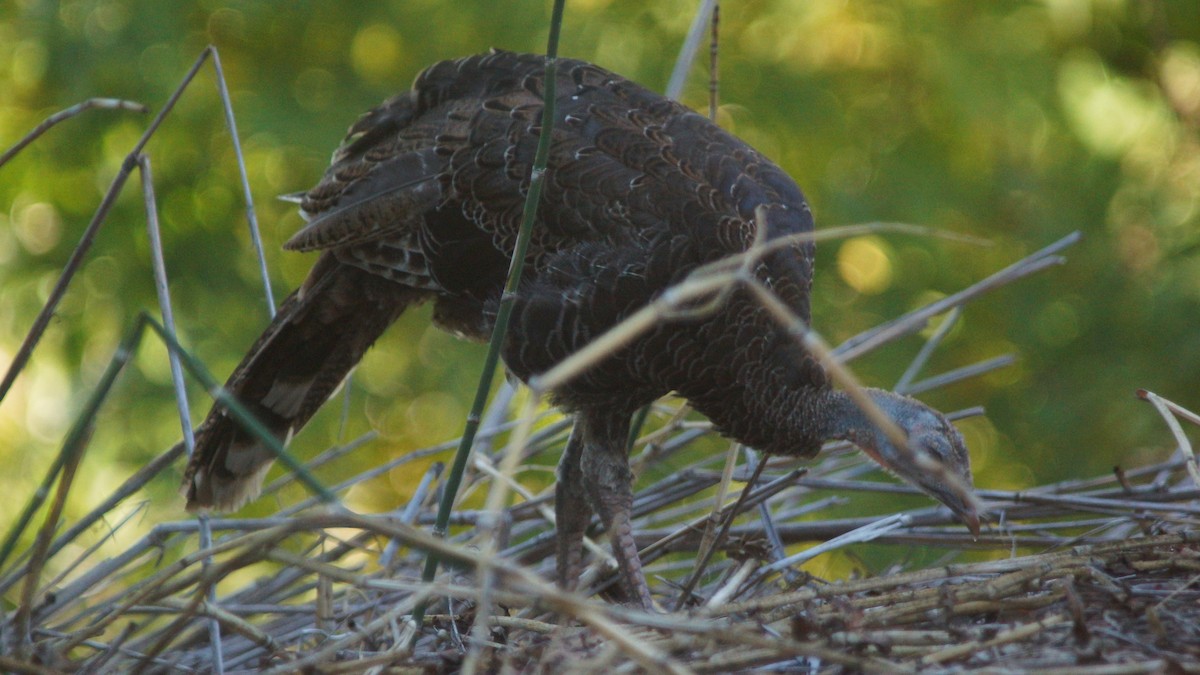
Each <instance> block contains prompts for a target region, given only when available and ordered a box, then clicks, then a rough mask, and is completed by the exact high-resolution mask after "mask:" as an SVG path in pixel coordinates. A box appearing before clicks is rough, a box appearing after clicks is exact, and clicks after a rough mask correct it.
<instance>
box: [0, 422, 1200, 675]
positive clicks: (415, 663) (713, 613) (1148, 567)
mask: <svg viewBox="0 0 1200 675" xmlns="http://www.w3.org/2000/svg"><path fill="white" fill-rule="evenodd" d="M673 412H675V411H673V410H672V409H670V408H669V407H667V406H665V405H663V406H660V408H659V410H658V411H656V417H662V418H666V419H667V422H666V423H665V424H663V425H662V426H661V427H659V428H657V429H655V430H654V431H653V432H651V433H650V434H649V436H648V437H647V438H643V439H641V440H640V441H639V443H638V445H637V447H638V450H637V453H636V454H637V458H638V459H639V460H643V461H644V462H646V463H649V462H662V461H666V460H669V459H670V458H675V459H676V460H678V458H677V456H676V453H678V452H679V451H681V450H682V449H684V448H686V447H687V446H689V445H690V444H692V443H694V442H695V440H696V439H697V438H699V437H701V436H703V435H706V434H709V433H711V432H710V431H708V430H707V429H706V428H704V425H703V424H697V423H696V422H694V421H693V422H689V421H687V419H686V418H685V417H683V416H681V415H673V414H672V413H673ZM563 427H564V425H563V424H561V423H551V424H550V425H549V426H546V427H544V428H543V429H542V430H541V431H540V432H539V433H538V434H535V435H534V436H533V437H532V438H531V439H530V443H529V445H528V452H530V453H538V452H541V451H542V450H545V449H547V448H550V447H553V446H555V445H557V444H559V443H561V440H562V435H563ZM486 431H487V430H485V432H486ZM443 449H444V447H443V448H432V449H430V450H431V451H434V450H443ZM339 450H341V449H334V451H333V452H334V453H337V452H338V451H339ZM168 454H170V453H168ZM176 454H177V452H176ZM420 454H423V453H416V456H419V455H420ZM412 457H413V455H410V456H407V457H404V458H400V459H398V460H397V463H400V462H404V461H408V460H410V459H411V458H412ZM493 459H495V457H493V456H491V455H481V456H479V457H477V459H476V460H475V462H474V468H475V470H474V471H472V472H470V473H469V475H468V487H469V488H471V489H474V490H486V489H488V488H490V487H491V484H492V483H493V482H495V481H496V480H498V479H499V478H503V476H501V475H500V474H498V473H497V472H496V471H495V470H493ZM723 461H724V458H723V457H721V456H717V457H712V458H709V459H708V460H705V461H703V462H700V463H699V464H697V465H695V466H693V467H690V468H688V469H685V470H683V471H678V472H676V473H674V474H673V475H671V477H670V478H667V479H664V480H662V481H659V482H658V483H657V484H654V485H647V486H644V487H643V488H642V489H641V490H640V491H639V492H638V494H637V497H636V504H635V512H636V513H637V521H636V524H637V531H638V533H639V534H638V540H639V544H640V545H641V547H642V549H643V551H644V552H645V557H646V560H647V563H648V572H649V576H650V579H651V585H652V587H653V588H654V590H655V593H656V595H657V597H658V599H659V600H660V602H661V603H662V604H663V605H664V606H667V607H669V606H673V605H674V604H675V603H676V602H677V601H679V600H680V598H679V584H680V583H682V580H683V579H684V578H685V577H686V576H687V573H688V572H690V571H691V570H692V569H693V567H694V566H695V564H696V562H695V561H696V559H697V558H696V550H697V547H698V545H699V542H700V540H701V539H702V537H703V532H704V528H705V525H706V523H708V522H709V516H710V514H711V512H712V511H713V504H712V499H711V494H712V490H711V489H710V488H713V487H714V486H717V485H718V484H719V483H720V482H721V481H722V475H723V472H722V471H721V470H720V469H719V464H715V463H721V462H723ZM166 464H167V463H166V462H162V463H160V464H159V465H158V468H162V467H164V466H166ZM864 466H865V465H864V464H863V463H862V460H861V459H860V457H859V455H858V453H856V452H854V451H852V450H849V449H847V448H831V449H829V450H827V452H826V453H824V454H823V456H822V458H821V459H820V460H819V461H818V462H816V463H814V464H812V465H810V466H808V467H805V468H806V469H807V472H806V473H804V474H803V475H801V476H799V477H797V476H798V473H799V472H797V471H796V470H795V469H797V468H798V467H796V466H793V465H792V463H791V462H790V461H783V460H781V459H772V460H771V461H770V462H769V463H768V466H767V468H766V470H765V471H764V473H763V476H762V477H761V478H760V479H759V481H758V482H757V483H756V484H755V485H754V486H753V487H752V488H750V489H749V493H748V495H747V498H746V499H745V500H742V502H741V504H740V508H741V509H742V511H743V515H741V516H739V518H738V520H737V522H736V523H735V524H734V525H733V527H732V528H730V530H729V534H728V536H727V537H725V538H723V539H721V540H720V541H718V542H717V543H716V547H717V548H718V549H719V550H720V551H721V553H720V554H718V555H714V556H712V558H711V560H712V562H711V564H710V565H709V566H708V568H707V569H706V570H705V571H704V573H703V574H701V575H699V577H698V579H699V581H698V583H697V584H696V586H695V588H694V590H693V591H692V592H691V593H690V594H688V595H687V597H686V598H685V599H684V602H682V604H683V606H684V608H683V609H682V610H681V611H679V612H674V613H666V614H647V613H644V612H641V611H635V610H631V609H627V608H624V607H622V606H620V605H619V604H616V603H611V602H606V601H604V600H601V599H598V598H596V599H590V600H589V599H585V598H584V597H583V596H581V595H576V594H569V593H564V592H562V591H560V590H558V589H556V588H555V587H554V586H553V585H551V584H550V583H548V582H547V581H546V579H547V578H549V576H550V575H551V574H552V569H553V560H552V557H551V554H550V549H551V548H552V547H551V545H550V543H551V537H552V536H553V527H552V524H551V523H550V522H549V520H548V517H549V514H548V513H547V509H548V507H549V501H548V497H549V495H548V494H541V495H530V496H529V498H528V499H526V500H524V501H522V502H521V503H519V504H517V505H516V506H514V507H512V508H508V509H504V510H503V511H501V512H500V514H499V518H495V517H490V514H489V513H487V512H486V511H462V512H459V513H458V514H457V516H456V521H455V522H456V524H457V529H456V531H455V533H454V534H453V536H452V537H451V539H450V540H449V541H441V540H438V539H435V538H433V537H432V536H430V535H429V534H427V533H426V532H425V531H424V530H422V529H420V528H419V527H414V526H412V525H409V524H406V523H407V522H416V523H418V524H419V523H427V522H431V521H432V518H433V512H432V508H431V506H430V505H429V503H430V502H431V501H432V499H431V497H432V491H431V490H429V489H428V486H429V485H430V484H432V481H427V482H426V483H425V484H424V485H423V487H422V489H420V490H418V491H417V494H416V495H415V496H414V500H413V504H412V508H410V509H405V510H404V511H405V512H404V513H397V514H383V515H361V514H355V513H351V512H349V511H347V510H345V509H342V508H340V507H333V508H331V507H327V506H321V505H318V504H316V503H311V504H307V505H305V504H301V505H298V507H297V508H293V509H288V510H287V511H286V512H281V513H280V514H279V515H277V516H275V517H271V518H263V519H254V520H233V519H231V520H213V521H210V525H211V527H212V530H213V532H214V534H215V543H214V546H213V547H212V548H211V549H209V550H203V551H196V550H195V546H196V539H195V537H196V533H197V531H198V527H197V524H196V522H194V521H184V522H177V523H163V524H161V525H159V526H157V527H155V528H154V529H153V531H151V533H150V534H148V535H146V536H145V537H144V538H142V539H140V540H139V541H137V542H135V543H133V544H132V545H130V546H128V547H127V548H126V549H125V551H124V552H123V553H122V554H120V555H118V556H115V557H112V558H108V559H103V560H101V559H96V558H95V557H94V556H93V555H92V554H90V552H88V551H87V550H86V549H87V547H88V546H89V545H92V544H95V543H97V542H99V541H101V540H103V539H104V538H105V537H106V536H107V535H108V534H109V528H107V527H104V528H91V529H87V530H83V531H81V532H80V531H76V530H71V531H67V532H66V533H64V534H63V535H60V537H59V538H58V539H57V540H55V542H54V543H53V545H52V546H51V547H50V550H52V551H53V550H57V551H60V552H63V553H62V554H64V555H65V551H68V550H70V551H76V552H78V551H81V550H82V551H84V552H83V553H82V554H79V553H75V554H73V555H76V556H77V559H75V560H72V561H70V562H69V564H65V565H64V564H63V563H62V562H61V561H60V563H59V565H60V568H64V569H66V570H67V571H66V572H65V573H64V575H63V577H62V578H58V579H45V578H40V577H39V574H38V573H37V570H36V569H34V570H31V565H30V562H31V556H30V555H29V554H28V552H27V554H26V555H22V556H20V557H19V558H18V559H17V560H15V561H14V563H13V564H11V565H9V566H8V567H7V568H6V569H4V570H3V574H2V576H0V590H2V591H3V592H4V593H5V594H6V595H10V596H11V595H12V593H13V592H14V591H16V590H18V589H24V588H26V587H30V588H31V589H32V591H31V592H30V593H28V594H27V595H28V597H29V598H30V600H31V602H30V603H29V604H28V605H25V606H21V607H18V608H17V609H16V610H15V611H9V612H6V613H5V615H4V617H3V624H0V630H2V631H3V636H4V640H5V650H4V653H5V656H3V657H0V659H2V660H0V667H3V668H5V669H8V670H13V671H15V672H73V671H86V672H135V671H137V672H141V671H147V672H210V671H212V670H213V659H214V652H213V650H212V648H211V645H210V644H209V631H208V628H207V621H206V619H215V620H216V621H217V622H218V623H219V624H220V634H221V643H220V647H221V648H220V652H221V656H220V658H221V659H222V662H223V667H224V670H225V672H257V671H260V670H268V671H271V672H295V671H302V670H307V671H312V672H361V671H367V670H370V669H376V670H378V671H379V672H383V671H389V672H399V671H405V670H409V669H413V670H415V669H420V670H430V671H434V672H442V671H459V670H466V669H472V670H476V671H480V670H484V671H493V670H511V671H514V672H515V671H520V672H563V671H573V672H592V671H598V670H632V671H638V670H646V671H650V672H688V671H693V672H729V671H736V670H748V669H752V668H758V667H769V668H770V669H773V670H789V671H805V670H812V671H823V672H840V671H858V670H864V671H887V672H896V671H904V670H915V669H922V670H925V669H932V670H936V669H940V668H946V669H950V668H954V669H961V668H963V667H970V668H975V667H994V668H1003V669H1009V670H1025V669H1030V668H1058V669H1066V670H1068V671H1069V670H1071V669H1078V670H1079V671H1080V672H1084V670H1086V671H1087V672H1097V671H1096V669H1097V668H1103V670H1101V671H1100V672H1161V671H1164V670H1172V669H1176V668H1182V669H1184V670H1195V669H1200V532H1197V528H1196V525H1197V522H1200V490H1198V489H1197V486H1196V485H1195V484H1194V483H1193V482H1192V480H1191V479H1190V477H1189V476H1188V472H1187V463H1186V462H1185V461H1184V460H1183V459H1181V458H1180V459H1176V460H1172V461H1170V462H1166V463H1163V464H1159V465H1155V466H1148V467H1141V468H1138V469H1136V470H1129V471H1126V472H1123V473H1121V474H1114V475H1112V476H1105V477H1100V478H1097V479H1094V480H1090V481H1075V482H1072V483H1063V484H1057V485H1048V486H1044V487H1041V488H1038V489H1036V490H1029V491H1025V492H1021V493H1008V492H1000V491H985V492H984V493H983V496H984V497H985V498H986V499H987V500H988V501H989V502H990V504H991V506H992V509H993V510H992V513H993V517H995V518H998V519H999V522H995V521H993V523H992V524H991V525H990V526H989V527H987V528H986V530H985V533H984V535H983V536H982V537H981V538H980V540H979V541H971V539H970V536H969V534H967V533H966V532H965V531H964V530H963V528H961V526H956V525H953V524H951V523H950V521H949V516H948V514H947V513H946V512H945V511H944V510H938V509H935V508H923V509H919V510H915V511H911V512H909V513H907V514H905V516H906V517H905V518H901V519H895V518H893V519H892V520H893V521H896V522H893V523H892V527H890V528H888V527H885V528H876V529H874V530H868V531H869V533H870V534H869V536H870V538H873V539H874V541H876V542H884V543H895V544H902V545H906V546H919V547H936V548H939V549H943V550H944V551H945V553H946V555H945V558H946V560H947V561H953V560H954V559H956V558H957V557H958V554H959V553H960V552H962V551H968V550H971V551H984V552H987V553H988V557H994V558H996V559H995V560H991V561H987V562H977V563H969V564H959V563H953V562H947V563H945V564H940V565H937V566H935V567H931V568H928V569H915V570H905V571H901V570H900V568H897V569H893V570H888V571H887V572H886V573H882V574H879V575H877V576H869V577H865V578H860V579H853V580H843V581H838V582H829V581H826V580H822V579H817V578H813V577H811V576H809V575H807V574H804V573H802V572H800V573H798V572H797V571H796V569H795V568H794V567H793V566H790V565H786V566H780V565H774V567H772V563H774V562H775V561H777V560H779V558H780V556H781V555H783V554H784V551H782V550H781V549H779V548H778V544H772V542H771V539H770V538H769V537H767V536H765V535H764V534H763V533H764V532H774V533H776V534H777V536H778V542H779V543H781V544H782V545H784V546H792V547H793V548H794V546H793V545H796V544H805V543H813V542H817V541H823V540H827V539H831V538H834V537H844V536H845V535H846V534H847V533H853V532H863V531H864V529H866V528H870V527H871V525H872V523H871V521H872V520H874V519H870V518H864V519H854V520H823V519H821V518H820V514H819V511H817V512H815V513H814V511H815V510H817V509H820V508H821V507H822V506H825V505H827V504H828V502H829V501H830V498H829V497H827V496H822V495H823V494H825V493H827V492H828V491H829V490H831V489H832V490H834V491H835V492H836V493H838V494H839V495H853V494H855V493H869V492H873V491H874V492H878V491H883V492H906V491H909V490H908V488H905V487H901V486H897V485H892V484H887V483H877V482H869V481H863V480H860V479H858V478H857V475H858V474H860V473H861V472H862V471H863V470H864ZM432 471H436V468H435V469H434V470H432ZM376 473H378V471H373V472H370V473H368V474H363V475H362V476H358V477H355V479H353V480H351V481H348V482H347V483H345V484H344V485H342V486H338V488H337V489H338V491H342V490H345V489H346V488H347V487H349V486H350V485H353V484H357V483H358V482H361V481H362V480H367V479H369V478H370V477H371V476H372V475H374V474H376ZM742 473H743V472H742V471H740V470H736V471H734V475H733V479H734V480H735V481H738V480H746V479H747V478H748V476H747V475H742ZM431 477H432V476H431ZM152 478H153V474H152V473H151V472H143V473H142V474H140V475H139V476H138V477H137V480H138V481H143V482H144V481H146V480H150V479H152ZM286 482H288V481H287V479H284V480H283V481H280V482H279V484H277V485H276V486H275V487H276V488H277V487H279V486H280V485H282V484H284V483H286ZM737 493H738V490H737V489H733V490H731V491H730V493H729V494H728V495H727V496H726V498H725V502H724V503H725V505H732V504H734V503H735V502H737V496H738V494H737ZM851 498H853V497H851ZM126 512H127V511H126ZM118 513H119V511H118V512H114V513H113V514H110V517H111V518H113V520H114V521H116V520H117V514H118ZM122 524H123V523H122V522H119V521H117V522H115V523H114V525H113V528H114V529H119V528H120V527H122ZM65 536H69V537H72V538H73V541H72V542H70V543H71V544H73V546H65V544H67V543H68V542H66V541H63V540H62V538H63V537H65ZM497 538H498V540H497ZM864 539H865V537H863V536H851V537H848V538H844V539H843V541H844V542H845V543H847V544H849V543H854V542H857V541H861V540H864ZM495 541H498V542H499V543H498V544H494V546H495V547H496V548H497V549H498V550H499V554H497V555H492V556H484V555H482V554H481V551H486V550H488V549H489V548H492V547H493V543H492V542H495ZM389 543H393V544H394V546H393V549H394V550H393V552H392V553H390V554H389V555H388V558H390V560H388V561H387V562H388V564H386V565H385V564H381V555H383V553H384V550H385V549H387V548H388V546H389ZM189 549H190V551H189ZM599 550H600V551H603V550H604V549H603V548H601V549H599ZM789 550H792V549H789ZM425 551H433V552H437V553H439V554H440V555H441V556H442V558H443V560H444V561H445V564H446V567H447V568H449V569H448V570H447V571H444V572H443V573H442V574H441V575H440V577H439V580H438V582H437V583H435V584H434V585H431V586H426V585H424V584H421V583H420V582H419V579H420V573H421V567H422V562H423V558H424V552H425ZM1014 551H1039V553H1034V554H1024V555H1014V554H1013V553H1012V552H1014ZM602 557H603V556H601V558H602ZM206 560H207V561H208V562H206ZM592 572H594V574H589V583H590V584H592V585H593V587H595V588H602V587H603V586H604V585H605V584H606V583H609V582H611V580H612V578H611V574H610V573H609V570H608V568H607V567H606V566H605V561H604V560H603V559H600V560H599V562H598V563H597V564H596V565H595V566H594V569H593V570H592ZM234 580H236V588H231V584H234V583H235V581H234ZM217 583H221V584H222V589H223V590H222V593H221V594H220V598H219V601H218V603H216V604H211V603H209V602H208V601H207V600H206V596H207V592H208V589H209V588H210V587H211V586H213V585H214V584H217ZM21 595H26V594H25V593H21ZM424 599H431V600H432V602H433V604H432V609H431V610H430V611H431V616H430V617H429V623H428V624H427V625H426V626H424V627H421V628H419V629H418V628H416V627H414V626H411V625H409V624H408V623H407V622H406V617H407V615H408V614H410V613H411V612H412V610H413V607H414V606H415V604H417V603H418V602H420V601H422V600H424ZM1177 672H1178V671H1177Z"/></svg>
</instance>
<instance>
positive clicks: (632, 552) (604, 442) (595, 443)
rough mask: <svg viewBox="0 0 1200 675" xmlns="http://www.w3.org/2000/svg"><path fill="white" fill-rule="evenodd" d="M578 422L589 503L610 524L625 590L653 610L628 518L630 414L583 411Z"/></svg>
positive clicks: (630, 515)
mask: <svg viewBox="0 0 1200 675" xmlns="http://www.w3.org/2000/svg"><path fill="white" fill-rule="evenodd" d="M575 424H576V427H575V429H576V433H580V434H581V436H582V439H581V440H582V443H581V445H582V454H581V456H580V458H579V468H580V470H581V475H582V481H583V483H584V488H585V490H586V494H587V498H588V501H590V502H591V505H592V508H593V509H595V510H596V512H597V513H599V514H600V519H601V520H602V521H603V522H604V525H605V527H607V528H608V532H609V536H610V538H611V539H612V547H613V555H614V556H615V557H616V559H617V566H618V568H619V569H620V573H621V577H622V579H623V580H624V582H625V587H626V589H627V590H628V591H629V593H630V595H631V597H632V598H633V599H634V600H635V601H636V602H638V603H639V604H641V606H642V607H643V608H645V609H653V608H654V601H653V600H652V599H651V597H650V587H649V586H647V585H646V577H645V575H644V574H643V572H642V561H641V558H639V557H638V550H637V542H636V541H634V538H633V524H632V523H631V521H630V519H631V517H632V510H633V490H632V487H631V483H632V481H633V473H632V472H631V471H630V470H629V456H628V454H627V452H626V443H627V442H628V436H629V416H628V415H624V414H609V413H604V414H598V413H591V414H588V413H581V414H580V415H578V416H577V417H576V422H575ZM572 437H573V438H574V434H573V435H572ZM573 438H572V440H573Z"/></svg>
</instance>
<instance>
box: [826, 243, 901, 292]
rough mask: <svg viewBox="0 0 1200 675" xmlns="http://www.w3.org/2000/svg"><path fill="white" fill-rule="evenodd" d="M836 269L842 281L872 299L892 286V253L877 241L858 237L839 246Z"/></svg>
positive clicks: (885, 245)
mask: <svg viewBox="0 0 1200 675" xmlns="http://www.w3.org/2000/svg"><path fill="white" fill-rule="evenodd" d="M837 266H838V274H840V275H841V276H842V280H843V281H845V282H846V283H847V284H848V285H849V286H850V287H851V288H853V289H854V290H856V291H858V292H859V293H864V294H867V295H875V294H877V293H882V292H883V291H885V290H887V288H888V286H891V284H892V260H891V252H890V251H889V248H888V246H887V244H885V243H884V242H883V241H882V240H880V239H879V238H878V237H857V238H855V239H851V240H849V241H847V242H846V243H845V244H842V247H841V248H840V249H839V250H838V256H837Z"/></svg>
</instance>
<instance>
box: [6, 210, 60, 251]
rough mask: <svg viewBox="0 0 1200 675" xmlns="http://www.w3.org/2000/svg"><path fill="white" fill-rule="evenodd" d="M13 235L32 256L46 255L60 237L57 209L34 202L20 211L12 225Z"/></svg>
mask: <svg viewBox="0 0 1200 675" xmlns="http://www.w3.org/2000/svg"><path fill="white" fill-rule="evenodd" d="M14 225H15V227H14V228H13V234H15V235H16V237H17V240H18V241H20V242H21V246H23V247H24V248H25V250H26V251H29V252H30V253H31V254H33V255H42V254H43V253H48V252H49V251H51V250H52V249H53V248H54V247H55V246H57V245H58V240H59V239H60V238H61V236H62V218H61V217H59V215H58V209H56V208H54V206H53V205H51V204H47V203H45V202H36V203H33V204H30V205H29V206H26V207H25V208H23V209H21V211H20V213H19V214H18V216H17V219H16V222H15V223H14Z"/></svg>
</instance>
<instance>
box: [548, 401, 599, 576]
mask: <svg viewBox="0 0 1200 675" xmlns="http://www.w3.org/2000/svg"><path fill="white" fill-rule="evenodd" d="M582 451H583V432H582V431H581V428H580V425H579V424H578V423H577V424H576V426H575V428H574V429H573V430H572V431H571V439H570V440H569V441H567V449H566V450H565V451H563V456H562V459H561V460H559V462H558V483H557V484H556V485H555V486H554V516H555V520H556V521H557V527H558V536H557V538H556V541H557V553H558V555H557V558H556V561H557V571H558V585H559V586H561V587H562V588H564V589H566V590H569V591H571V590H575V587H576V585H577V584H578V583H579V576H580V575H581V574H583V536H584V533H585V532H586V531H587V527H588V524H589V523H590V522H591V520H592V507H591V505H590V504H588V500H587V497H586V492H585V488H584V479H583V472H582V471H581V469H580V467H579V457H580V455H581V454H582Z"/></svg>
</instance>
